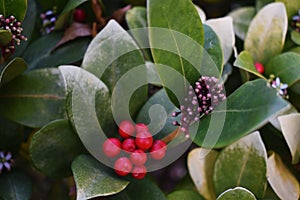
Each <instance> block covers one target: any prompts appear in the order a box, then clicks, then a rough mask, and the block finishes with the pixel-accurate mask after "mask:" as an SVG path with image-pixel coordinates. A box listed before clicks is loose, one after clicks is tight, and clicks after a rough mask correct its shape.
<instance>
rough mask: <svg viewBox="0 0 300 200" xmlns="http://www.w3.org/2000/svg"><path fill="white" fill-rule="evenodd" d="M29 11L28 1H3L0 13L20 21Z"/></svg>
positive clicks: (0, 4) (0, 5)
mask: <svg viewBox="0 0 300 200" xmlns="http://www.w3.org/2000/svg"><path fill="white" fill-rule="evenodd" d="M26 9H27V0H14V1H12V0H1V3H0V13H1V14H2V15H4V17H9V16H11V15H13V16H14V17H15V18H16V19H17V20H18V21H22V20H23V19H24V16H25V13H26Z"/></svg>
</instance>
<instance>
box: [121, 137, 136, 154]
mask: <svg viewBox="0 0 300 200" xmlns="http://www.w3.org/2000/svg"><path fill="white" fill-rule="evenodd" d="M135 147H136V146H135V142H134V139H133V138H127V139H125V140H124V141H123V142H122V149H124V150H125V151H129V152H133V151H134V150H135Z"/></svg>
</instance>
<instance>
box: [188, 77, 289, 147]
mask: <svg viewBox="0 0 300 200" xmlns="http://www.w3.org/2000/svg"><path fill="white" fill-rule="evenodd" d="M262 94H264V95H262ZM286 106H287V102H286V101H285V100H283V99H282V98H281V97H279V96H278V95H277V92H276V90H275V89H273V88H270V87H268V86H267V82H266V81H265V80H263V79H257V80H254V81H249V82H247V83H245V84H243V85H242V86H241V87H240V88H238V89H237V90H236V91H234V92H233V93H232V94H231V95H230V96H229V97H228V98H227V100H226V101H224V102H223V103H222V104H220V105H219V106H217V107H215V111H213V112H212V114H210V115H208V116H206V117H204V118H202V119H201V123H200V124H199V127H198V134H197V135H196V137H195V138H194V142H195V143H196V144H198V145H199V146H202V147H204V148H211V147H214V148H220V147H224V146H227V145H229V144H231V143H232V142H234V141H236V140H238V139H239V138H241V137H243V136H245V135H247V134H248V133H250V132H252V131H254V130H256V129H258V128H260V127H262V126H263V125H264V124H266V123H267V122H268V120H269V119H270V118H272V117H273V116H275V115H276V114H277V113H280V111H281V110H282V109H285V107H286ZM246 122H247V123H246ZM233 124H234V125H233ZM191 128H193V126H192V127H191Z"/></svg>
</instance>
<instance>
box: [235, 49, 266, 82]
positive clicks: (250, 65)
mask: <svg viewBox="0 0 300 200" xmlns="http://www.w3.org/2000/svg"><path fill="white" fill-rule="evenodd" d="M254 64H255V63H254V59H253V57H252V55H251V54H250V53H249V52H248V51H242V52H241V53H240V54H239V55H238V57H237V58H236V60H235V61H234V63H233V65H234V66H235V67H238V68H241V69H243V70H245V71H247V72H250V73H252V74H254V75H256V76H258V77H260V78H263V79H266V78H265V77H264V76H263V75H262V74H260V73H259V72H258V71H257V70H256V69H255V65H254Z"/></svg>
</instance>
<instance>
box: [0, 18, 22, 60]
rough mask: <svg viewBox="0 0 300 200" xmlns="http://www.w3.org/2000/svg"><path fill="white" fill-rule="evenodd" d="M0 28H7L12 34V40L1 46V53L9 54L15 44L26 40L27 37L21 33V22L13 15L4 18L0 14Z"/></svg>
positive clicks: (13, 49)
mask: <svg viewBox="0 0 300 200" xmlns="http://www.w3.org/2000/svg"><path fill="white" fill-rule="evenodd" d="M0 28H1V29H3V30H7V31H9V32H11V34H12V40H11V41H10V42H9V43H8V44H7V45H6V46H4V47H2V55H3V56H5V55H9V54H12V53H13V52H14V51H15V44H17V45H20V43H21V41H22V40H23V41H26V40H27V38H26V37H25V36H24V35H22V31H23V28H22V27H21V22H19V21H17V19H16V18H15V17H14V16H10V17H8V18H5V17H4V16H3V15H0Z"/></svg>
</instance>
